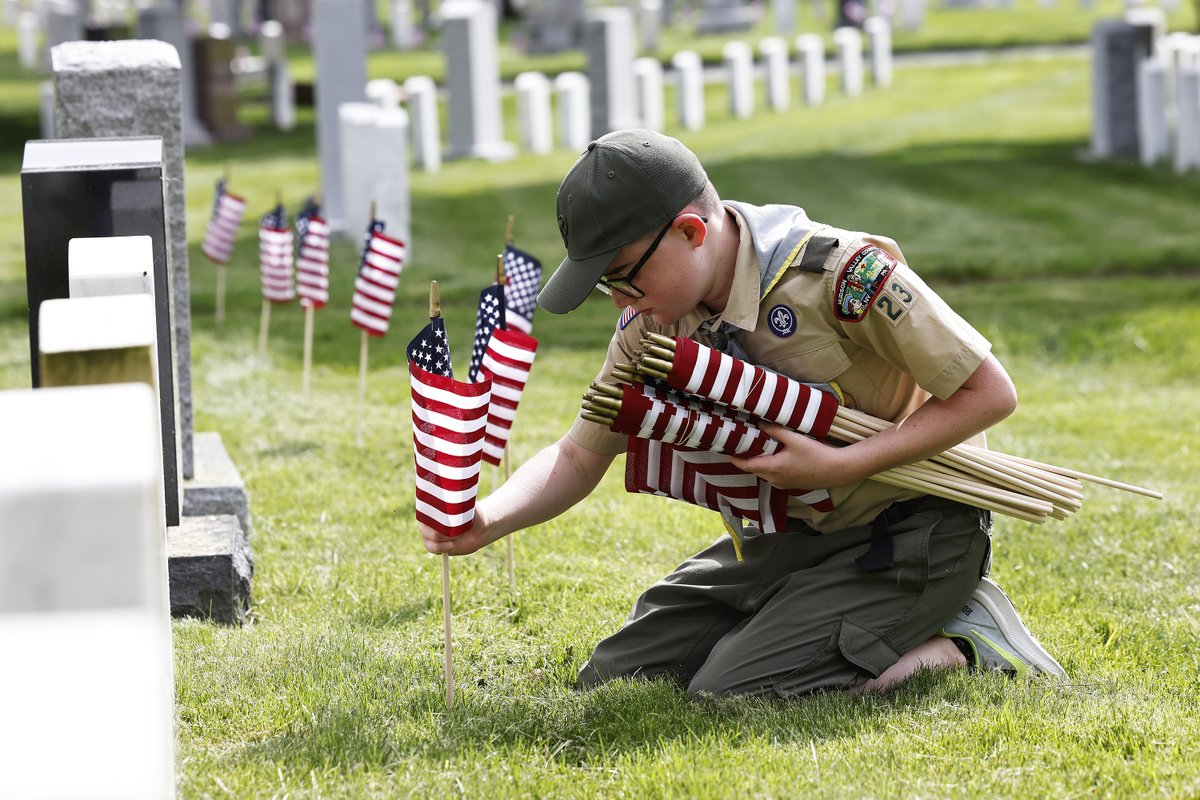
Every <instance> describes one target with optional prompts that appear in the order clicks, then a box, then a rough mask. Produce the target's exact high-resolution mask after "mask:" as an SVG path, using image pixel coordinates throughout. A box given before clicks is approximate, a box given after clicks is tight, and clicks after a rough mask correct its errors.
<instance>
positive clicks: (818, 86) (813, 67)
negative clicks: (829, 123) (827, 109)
mask: <svg viewBox="0 0 1200 800" xmlns="http://www.w3.org/2000/svg"><path fill="white" fill-rule="evenodd" d="M796 52H797V53H799V56H800V64H801V69H802V70H803V71H804V103H805V105H809V106H819V105H821V103H823V102H824V101H825V41H824V40H823V39H822V38H821V37H820V36H818V35H817V34H815V33H802V34H800V35H799V36H797V37H796Z"/></svg>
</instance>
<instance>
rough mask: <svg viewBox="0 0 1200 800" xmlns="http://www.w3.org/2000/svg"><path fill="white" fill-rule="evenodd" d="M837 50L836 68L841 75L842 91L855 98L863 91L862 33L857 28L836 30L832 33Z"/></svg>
mask: <svg viewBox="0 0 1200 800" xmlns="http://www.w3.org/2000/svg"><path fill="white" fill-rule="evenodd" d="M833 42H834V45H835V46H836V47H837V49H838V67H839V68H840V70H841V74H842V91H843V92H845V93H846V94H847V95H848V96H850V97H857V96H858V95H860V94H862V90H863V51H862V31H860V30H859V29H858V28H846V27H843V28H838V29H837V30H835V31H834V32H833Z"/></svg>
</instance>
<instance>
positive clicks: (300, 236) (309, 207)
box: [296, 197, 321, 245]
mask: <svg viewBox="0 0 1200 800" xmlns="http://www.w3.org/2000/svg"><path fill="white" fill-rule="evenodd" d="M319 216H321V205H320V204H319V203H318V202H317V201H316V200H315V199H313V198H312V197H306V198H304V206H303V207H302V208H301V209H300V211H299V212H298V213H297V214H296V244H297V245H299V244H300V243H301V242H303V241H304V234H306V233H308V224H309V220H311V219H312V218H313V217H319Z"/></svg>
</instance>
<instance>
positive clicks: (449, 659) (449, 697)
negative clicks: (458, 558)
mask: <svg viewBox="0 0 1200 800" xmlns="http://www.w3.org/2000/svg"><path fill="white" fill-rule="evenodd" d="M442 626H443V627H444V628H445V634H446V661H445V667H444V668H445V671H446V708H448V709H449V708H454V637H453V636H452V635H451V633H450V555H449V554H448V553H442Z"/></svg>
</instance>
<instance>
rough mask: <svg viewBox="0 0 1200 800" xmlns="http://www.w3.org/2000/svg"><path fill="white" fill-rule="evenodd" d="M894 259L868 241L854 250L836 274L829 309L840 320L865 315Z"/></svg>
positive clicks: (858, 318)
mask: <svg viewBox="0 0 1200 800" xmlns="http://www.w3.org/2000/svg"><path fill="white" fill-rule="evenodd" d="M895 268H896V259H895V258H893V257H892V255H891V253H889V252H888V251H886V250H884V249H883V248H882V247H876V246H875V245H873V244H869V245H867V246H866V247H864V248H862V249H861V250H859V251H858V252H857V253H855V254H854V255H853V256H852V257H851V258H850V260H849V261H847V262H846V266H844V267H842V271H841V273H839V274H838V277H837V284H836V286H835V293H834V299H833V311H834V314H835V315H836V316H837V318H838V319H840V320H842V321H843V322H858V321H859V320H861V319H862V318H863V317H865V316H866V315H867V311H869V310H870V308H871V304H872V303H874V302H875V298H876V297H878V296H879V292H880V290H882V289H883V286H884V284H885V283H886V282H887V279H888V276H889V275H891V274H892V270H894V269H895Z"/></svg>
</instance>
